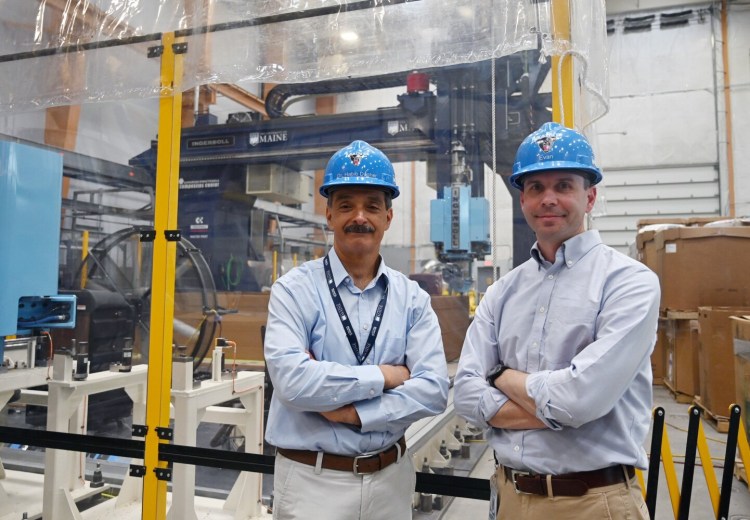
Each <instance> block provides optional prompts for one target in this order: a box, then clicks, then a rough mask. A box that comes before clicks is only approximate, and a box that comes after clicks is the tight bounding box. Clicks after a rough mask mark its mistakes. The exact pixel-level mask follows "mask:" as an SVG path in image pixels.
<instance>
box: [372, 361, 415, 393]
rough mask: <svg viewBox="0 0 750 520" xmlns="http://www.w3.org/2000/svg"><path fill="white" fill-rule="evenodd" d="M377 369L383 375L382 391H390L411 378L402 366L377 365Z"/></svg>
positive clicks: (409, 373)
mask: <svg viewBox="0 0 750 520" xmlns="http://www.w3.org/2000/svg"><path fill="white" fill-rule="evenodd" d="M378 368H379V369H380V371H381V372H382V373H383V378H384V379H385V384H384V385H383V390H390V389H391V388H396V387H397V386H401V385H403V384H404V382H405V381H408V380H409V378H410V377H411V372H409V369H408V368H406V366H404V365H378Z"/></svg>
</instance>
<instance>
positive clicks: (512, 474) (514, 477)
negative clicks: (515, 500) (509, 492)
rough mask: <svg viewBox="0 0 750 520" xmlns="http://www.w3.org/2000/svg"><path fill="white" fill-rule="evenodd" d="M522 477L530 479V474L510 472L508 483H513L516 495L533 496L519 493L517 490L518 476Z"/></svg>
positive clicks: (512, 470) (522, 492) (513, 470)
mask: <svg viewBox="0 0 750 520" xmlns="http://www.w3.org/2000/svg"><path fill="white" fill-rule="evenodd" d="M519 475H520V476H522V477H531V476H532V475H531V473H529V472H528V471H516V470H515V469H511V470H510V481H511V482H513V489H515V490H516V495H533V494H534V493H528V492H526V491H521V490H520V489H518V480H517V479H518V476H519Z"/></svg>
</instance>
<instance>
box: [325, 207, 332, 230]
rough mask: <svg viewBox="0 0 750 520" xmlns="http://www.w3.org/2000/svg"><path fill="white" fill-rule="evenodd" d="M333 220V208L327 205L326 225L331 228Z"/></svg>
mask: <svg viewBox="0 0 750 520" xmlns="http://www.w3.org/2000/svg"><path fill="white" fill-rule="evenodd" d="M332 218H333V214H332V213H331V206H329V205H328V204H326V223H327V224H328V227H329V228H330V227H331V219H332Z"/></svg>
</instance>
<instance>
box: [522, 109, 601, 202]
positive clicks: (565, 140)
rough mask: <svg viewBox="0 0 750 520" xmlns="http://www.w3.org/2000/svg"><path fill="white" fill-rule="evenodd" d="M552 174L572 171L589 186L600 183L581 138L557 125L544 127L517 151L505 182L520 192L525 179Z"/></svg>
mask: <svg viewBox="0 0 750 520" xmlns="http://www.w3.org/2000/svg"><path fill="white" fill-rule="evenodd" d="M552 170H576V171H577V172H579V173H581V174H583V175H586V176H587V177H588V178H589V179H590V180H591V184H592V185H594V184H598V183H599V182H600V181H601V180H602V172H601V170H600V169H599V168H598V167H597V166H596V164H594V151H593V150H592V149H591V145H590V144H589V142H588V141H587V140H586V138H585V137H584V136H583V134H581V133H579V132H577V131H575V130H571V129H570V128H566V127H564V126H562V125H561V124H559V123H544V124H543V125H542V126H541V128H539V130H537V131H535V132H533V133H531V134H529V135H528V136H527V137H526V139H524V140H523V142H522V143H521V145H520V146H519V147H518V151H517V152H516V161H515V163H514V164H513V174H512V175H511V176H510V179H509V180H510V183H511V184H512V185H513V186H514V187H516V188H518V189H519V190H523V177H524V176H525V175H528V174H531V173H541V172H545V171H552Z"/></svg>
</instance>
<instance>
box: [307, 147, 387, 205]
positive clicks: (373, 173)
mask: <svg viewBox="0 0 750 520" xmlns="http://www.w3.org/2000/svg"><path fill="white" fill-rule="evenodd" d="M345 186H361V187H370V188H377V189H382V190H384V191H387V192H389V193H390V194H391V197H392V198H394V199H395V198H396V197H398V195H399V190H398V186H396V174H395V172H394V171H393V165H392V164H391V161H390V160H388V157H386V155H385V154H384V153H383V152H381V151H380V150H378V149H377V148H375V147H374V146H370V145H369V144H367V143H366V142H364V141H354V142H352V143H351V144H350V145H348V146H345V147H343V148H342V149H341V150H339V151H338V152H336V153H335V154H333V156H332V157H331V159H330V160H329V161H328V166H326V171H325V175H324V176H323V185H322V186H321V187H320V194H321V195H323V196H324V197H326V198H328V196H329V195H330V193H331V190H334V189H336V188H338V187H345Z"/></svg>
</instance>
